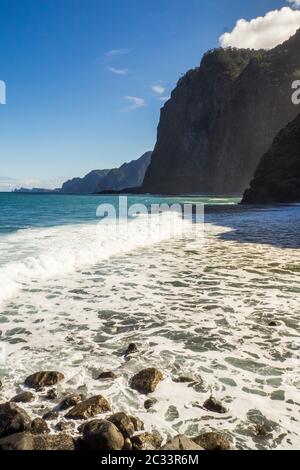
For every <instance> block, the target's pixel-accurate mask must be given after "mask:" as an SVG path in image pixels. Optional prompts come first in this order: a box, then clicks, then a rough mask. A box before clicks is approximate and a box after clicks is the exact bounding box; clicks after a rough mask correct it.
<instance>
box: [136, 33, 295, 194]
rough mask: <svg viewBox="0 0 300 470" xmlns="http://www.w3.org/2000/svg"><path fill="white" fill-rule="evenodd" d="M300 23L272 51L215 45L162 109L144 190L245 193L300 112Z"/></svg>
mask: <svg viewBox="0 0 300 470" xmlns="http://www.w3.org/2000/svg"><path fill="white" fill-rule="evenodd" d="M299 51H300V30H298V31H297V33H296V34H295V35H294V36H293V37H291V38H290V39H289V40H288V41H286V42H285V43H283V44H281V45H279V46H277V47H276V48H274V49H272V50H260V51H254V50H248V49H231V48H229V49H216V50H214V51H210V52H208V53H207V54H205V55H204V57H203V59H202V61H201V65H200V67H197V68H196V69H193V70H190V71H189V72H187V73H186V74H185V75H184V76H183V77H182V78H181V79H180V80H179V82H178V84H177V86H176V88H175V90H173V92H172V94H171V98H170V100H168V101H167V102H166V103H165V105H164V107H163V108H162V110H161V117H160V122H159V126H158V133H157V143H156V146H155V149H154V151H153V154H152V159H151V164H150V165H149V168H148V170H147V172H146V175H145V180H144V184H143V192H150V193H161V194H184V193H210V194H212V193H214V194H234V193H235V194H242V193H243V192H244V190H245V188H247V187H248V186H249V183H250V180H251V178H252V177H253V174H254V171H255V169H256V168H257V165H258V163H259V160H260V158H261V156H262V155H263V154H264V153H265V152H266V151H267V150H268V148H269V147H270V145H271V143H272V140H273V139H274V137H275V135H276V134H277V133H278V132H279V130H280V129H282V128H283V127H284V126H285V125H286V124H287V123H288V122H289V121H291V120H292V119H294V118H295V117H296V115H297V114H298V112H299V109H298V107H297V106H295V105H293V104H292V100H291V95H292V89H291V85H292V82H293V81H294V80H297V79H300V54H299Z"/></svg>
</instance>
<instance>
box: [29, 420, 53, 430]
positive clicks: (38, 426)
mask: <svg viewBox="0 0 300 470" xmlns="http://www.w3.org/2000/svg"><path fill="white" fill-rule="evenodd" d="M31 432H32V434H49V433H50V429H49V427H48V424H47V423H46V421H45V420H44V419H42V418H35V419H34V420H33V421H32V422H31Z"/></svg>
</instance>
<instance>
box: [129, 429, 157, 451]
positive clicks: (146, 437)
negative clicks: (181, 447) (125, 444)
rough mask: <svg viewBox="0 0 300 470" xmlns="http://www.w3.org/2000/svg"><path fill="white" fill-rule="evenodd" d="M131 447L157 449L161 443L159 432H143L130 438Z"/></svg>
mask: <svg viewBox="0 0 300 470" xmlns="http://www.w3.org/2000/svg"><path fill="white" fill-rule="evenodd" d="M131 442H132V448H133V449H134V450H154V449H159V448H160V446H161V443H162V437H161V436H160V434H158V433H155V434H151V433H148V432H144V433H142V434H137V435H136V436H132V438H131Z"/></svg>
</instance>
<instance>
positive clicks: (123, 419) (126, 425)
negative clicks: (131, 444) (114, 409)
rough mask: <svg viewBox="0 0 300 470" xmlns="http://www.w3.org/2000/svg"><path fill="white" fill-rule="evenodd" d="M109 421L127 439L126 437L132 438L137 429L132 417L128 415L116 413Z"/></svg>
mask: <svg viewBox="0 0 300 470" xmlns="http://www.w3.org/2000/svg"><path fill="white" fill-rule="evenodd" d="M108 421H110V422H111V423H113V424H114V425H115V426H116V427H117V428H118V430H119V431H120V433H121V434H122V435H123V437H124V438H125V439H126V437H131V436H132V435H133V434H134V431H135V429H134V425H133V422H132V420H131V418H130V416H128V415H127V414H126V413H122V412H120V413H115V414H113V415H111V416H110V417H109V418H108Z"/></svg>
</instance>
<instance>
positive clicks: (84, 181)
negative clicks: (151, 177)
mask: <svg viewBox="0 0 300 470" xmlns="http://www.w3.org/2000/svg"><path fill="white" fill-rule="evenodd" d="M151 153H152V152H146V153H145V154H144V155H142V156H141V157H140V158H138V159H137V160H132V161H131V162H129V163H124V164H123V165H122V166H120V168H114V169H112V170H93V171H91V172H90V173H88V174H87V175H86V176H84V177H83V178H73V179H72V180H69V181H66V182H65V183H64V184H63V186H62V188H61V190H60V192H61V193H68V194H92V193H95V192H101V191H104V190H121V189H123V188H131V187H136V186H141V185H142V183H143V179H144V176H145V172H146V170H147V168H148V165H149V162H150V160H151Z"/></svg>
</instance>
